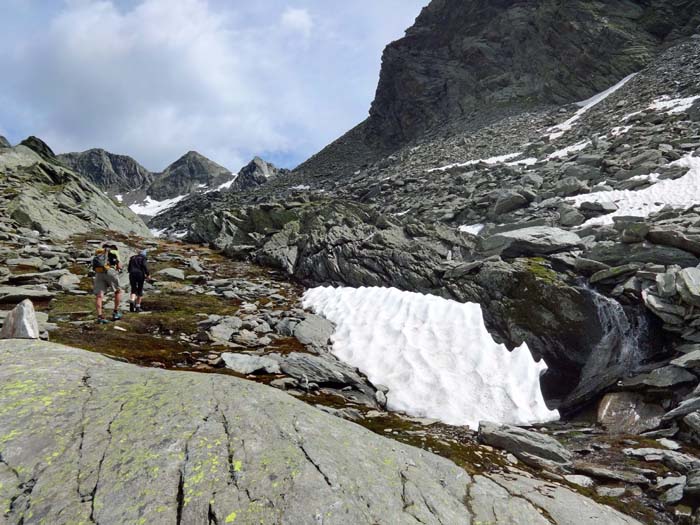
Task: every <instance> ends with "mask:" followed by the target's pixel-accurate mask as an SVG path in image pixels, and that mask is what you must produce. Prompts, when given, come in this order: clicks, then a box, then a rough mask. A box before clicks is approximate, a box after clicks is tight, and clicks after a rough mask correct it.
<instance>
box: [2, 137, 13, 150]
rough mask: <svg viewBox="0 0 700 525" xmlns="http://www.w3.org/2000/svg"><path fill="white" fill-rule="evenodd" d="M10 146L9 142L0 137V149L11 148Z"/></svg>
mask: <svg viewBox="0 0 700 525" xmlns="http://www.w3.org/2000/svg"><path fill="white" fill-rule="evenodd" d="M11 147H12V144H10V141H9V140H7V139H6V138H5V137H3V136H2V135H0V148H11Z"/></svg>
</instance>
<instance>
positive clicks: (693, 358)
mask: <svg viewBox="0 0 700 525" xmlns="http://www.w3.org/2000/svg"><path fill="white" fill-rule="evenodd" d="M671 364H672V365H674V366H680V367H681V368H691V369H697V368H700V350H695V351H693V352H690V353H688V354H684V355H683V356H681V357H678V358H677V359H674V360H673V361H671Z"/></svg>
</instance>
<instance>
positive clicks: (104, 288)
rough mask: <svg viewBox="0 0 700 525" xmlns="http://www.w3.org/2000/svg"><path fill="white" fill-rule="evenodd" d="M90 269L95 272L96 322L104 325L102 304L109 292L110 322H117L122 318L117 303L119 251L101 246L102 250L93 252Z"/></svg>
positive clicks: (119, 298) (120, 265) (113, 247)
mask: <svg viewBox="0 0 700 525" xmlns="http://www.w3.org/2000/svg"><path fill="white" fill-rule="evenodd" d="M92 269H93V270H94V271H95V308H96V309H97V322H98V323H106V322H107V320H106V319H105V316H104V313H103V311H102V303H103V301H104V296H105V293H106V292H108V291H109V290H112V291H113V292H114V313H113V314H112V320H113V321H118V320H119V319H121V318H122V314H121V313H119V303H120V302H121V297H122V290H121V286H120V285H119V272H121V270H122V263H121V260H120V259H119V249H118V247H117V246H116V245H114V244H103V245H102V248H100V249H99V250H97V251H96V252H95V256H94V257H93V259H92Z"/></svg>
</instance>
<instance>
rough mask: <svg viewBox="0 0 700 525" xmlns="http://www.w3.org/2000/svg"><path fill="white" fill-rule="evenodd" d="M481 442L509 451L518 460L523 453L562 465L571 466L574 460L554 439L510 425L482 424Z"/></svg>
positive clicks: (480, 430) (480, 428) (480, 431)
mask: <svg viewBox="0 0 700 525" xmlns="http://www.w3.org/2000/svg"><path fill="white" fill-rule="evenodd" d="M479 441H481V442H482V443H486V444H487V445H491V446H494V447H498V448H501V449H503V450H507V451H508V452H510V453H512V454H513V455H515V456H516V457H517V458H518V459H520V458H521V456H522V454H523V453H526V454H531V455H533V456H537V457H539V458H542V459H545V460H548V461H553V462H555V463H558V464H561V465H567V464H569V463H570V462H571V459H572V454H571V452H569V451H568V450H567V449H566V448H564V447H563V446H562V445H561V444H560V443H559V442H558V441H557V440H556V439H554V438H553V437H550V436H547V435H544V434H540V433H538V432H533V431H530V430H525V429H523V428H519V427H514V426H510V425H499V424H497V423H489V422H486V421H482V422H480V423H479Z"/></svg>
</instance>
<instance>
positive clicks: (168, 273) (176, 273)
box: [156, 268, 185, 281]
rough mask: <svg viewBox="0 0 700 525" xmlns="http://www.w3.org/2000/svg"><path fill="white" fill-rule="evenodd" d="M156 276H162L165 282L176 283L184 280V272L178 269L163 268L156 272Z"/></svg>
mask: <svg viewBox="0 0 700 525" xmlns="http://www.w3.org/2000/svg"><path fill="white" fill-rule="evenodd" d="M156 275H160V276H162V277H163V278H164V279H166V280H170V279H174V280H176V281H184V280H185V272H184V271H183V270H180V269H179V268H163V269H162V270H160V271H158V272H156Z"/></svg>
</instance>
